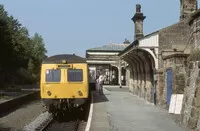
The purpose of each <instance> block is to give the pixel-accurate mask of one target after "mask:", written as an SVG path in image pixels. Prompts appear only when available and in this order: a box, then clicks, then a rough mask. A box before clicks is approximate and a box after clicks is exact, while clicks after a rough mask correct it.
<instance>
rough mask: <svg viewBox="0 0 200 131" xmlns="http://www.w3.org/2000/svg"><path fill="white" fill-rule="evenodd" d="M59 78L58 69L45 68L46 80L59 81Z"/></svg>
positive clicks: (59, 71) (59, 72)
mask: <svg viewBox="0 0 200 131" xmlns="http://www.w3.org/2000/svg"><path fill="white" fill-rule="evenodd" d="M60 79H61V70H60V69H51V70H46V82H60Z"/></svg>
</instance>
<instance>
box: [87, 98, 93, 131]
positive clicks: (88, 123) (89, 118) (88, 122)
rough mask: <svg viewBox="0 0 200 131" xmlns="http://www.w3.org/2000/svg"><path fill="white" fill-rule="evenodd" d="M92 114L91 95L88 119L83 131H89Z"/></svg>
mask: <svg viewBox="0 0 200 131" xmlns="http://www.w3.org/2000/svg"><path fill="white" fill-rule="evenodd" d="M92 113H93V95H91V104H90V113H89V117H88V121H87V125H86V128H85V131H89V130H90V126H91V121H92Z"/></svg>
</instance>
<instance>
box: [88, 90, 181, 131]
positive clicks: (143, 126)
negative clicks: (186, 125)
mask: <svg viewBox="0 0 200 131" xmlns="http://www.w3.org/2000/svg"><path fill="white" fill-rule="evenodd" d="M92 106H93V111H92V112H93V113H92V116H90V117H91V118H90V119H91V120H90V127H89V128H88V127H87V129H88V131H109V130H111V131H116V130H117V131H184V129H183V128H182V127H180V126H179V125H177V124H176V123H175V122H174V120H173V119H172V116H171V115H170V114H168V113H167V110H165V109H161V108H160V107H156V106H154V105H153V104H150V103H147V102H145V101H144V100H142V99H141V98H139V97H137V96H135V95H132V94H130V93H129V91H128V88H127V87H122V88H119V87H112V86H110V87H109V86H106V87H104V95H99V94H98V93H97V92H93V105H92ZM87 129H86V131H87Z"/></svg>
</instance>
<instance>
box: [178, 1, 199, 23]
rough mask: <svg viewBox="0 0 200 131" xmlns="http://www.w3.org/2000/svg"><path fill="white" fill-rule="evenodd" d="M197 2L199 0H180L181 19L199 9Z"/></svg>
mask: <svg viewBox="0 0 200 131" xmlns="http://www.w3.org/2000/svg"><path fill="white" fill-rule="evenodd" d="M197 4H198V3H197V0H180V20H184V19H186V18H188V16H190V15H191V14H192V13H194V12H195V11H197V9H198V5H197Z"/></svg>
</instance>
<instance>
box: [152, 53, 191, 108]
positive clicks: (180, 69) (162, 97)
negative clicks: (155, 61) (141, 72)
mask: <svg viewBox="0 0 200 131" xmlns="http://www.w3.org/2000/svg"><path fill="white" fill-rule="evenodd" d="M187 56H188V55H187V54H173V55H169V56H167V57H164V58H163V62H164V63H163V65H164V67H163V70H160V73H159V74H158V81H159V83H158V89H157V92H156V93H157V102H158V104H159V105H160V106H164V107H167V108H168V106H167V105H166V104H167V70H168V69H170V68H171V69H172V94H183V93H184V87H185V79H186V70H185V68H186V58H187Z"/></svg>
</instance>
